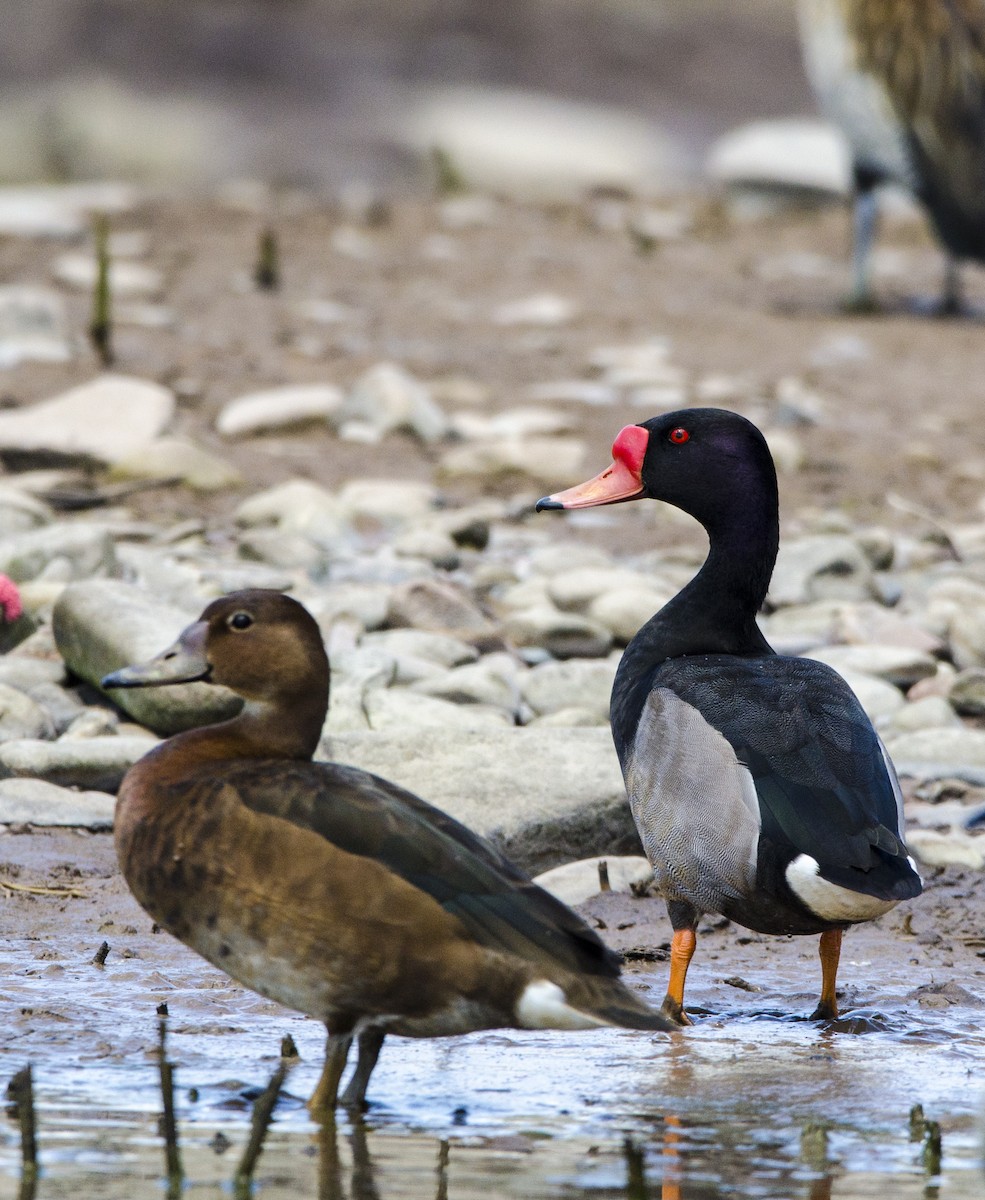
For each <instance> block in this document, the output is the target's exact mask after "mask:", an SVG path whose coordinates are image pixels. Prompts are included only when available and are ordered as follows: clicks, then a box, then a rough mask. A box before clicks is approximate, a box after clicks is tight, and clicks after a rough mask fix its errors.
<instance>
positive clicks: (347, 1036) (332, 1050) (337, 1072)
mask: <svg viewBox="0 0 985 1200" xmlns="http://www.w3.org/2000/svg"><path fill="white" fill-rule="evenodd" d="M351 1045H352V1034H351V1033H335V1034H333V1033H332V1032H331V1031H329V1034H328V1041H327V1042H326V1043H325V1065H324V1067H322V1073H321V1078H320V1079H319V1080H318V1086H317V1087H316V1088H315V1090H314V1092H313V1093H312V1095H311V1099H310V1100H309V1101H308V1111H309V1112H311V1113H313V1114H320V1113H322V1114H327V1113H334V1112H335V1105H336V1103H337V1102H338V1096H339V1082H340V1081H341V1079H342V1072H343V1071H344V1070H345V1061H346V1059H347V1058H348V1057H349V1047H350V1046H351Z"/></svg>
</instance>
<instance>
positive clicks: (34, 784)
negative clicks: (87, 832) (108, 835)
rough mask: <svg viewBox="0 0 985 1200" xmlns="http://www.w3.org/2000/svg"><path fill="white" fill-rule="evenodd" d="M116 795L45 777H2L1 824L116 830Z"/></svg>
mask: <svg viewBox="0 0 985 1200" xmlns="http://www.w3.org/2000/svg"><path fill="white" fill-rule="evenodd" d="M115 808H116V798H115V797H114V796H110V795H107V794H106V792H80V791H76V790H75V789H73V788H67V787H58V786H57V785H56V784H53V783H45V781H44V780H43V779H26V778H25V779H3V780H0V825H36V826H38V827H39V828H44V827H46V826H70V827H74V828H82V829H112V827H113V812H114V809H115Z"/></svg>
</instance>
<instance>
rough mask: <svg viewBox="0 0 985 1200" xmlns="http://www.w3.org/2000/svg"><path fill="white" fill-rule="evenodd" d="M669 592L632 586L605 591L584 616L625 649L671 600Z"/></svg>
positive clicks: (592, 603)
mask: <svg viewBox="0 0 985 1200" xmlns="http://www.w3.org/2000/svg"><path fill="white" fill-rule="evenodd" d="M672 594H673V593H671V592H670V591H669V590H668V591H659V590H657V589H656V588H654V587H649V588H645V587H633V588H627V589H626V590H625V591H612V592H606V593H605V594H604V595H601V596H597V597H596V598H595V599H594V600H593V601H592V602H591V604H590V605H589V606H588V616H589V617H591V619H592V620H593V621H598V623H599V624H600V625H604V626H605V627H606V629H608V630H609V632H610V633H611V634H612V636H613V637H614V638H615V639H616V641H617V642H618V643H619V644H620V645H623V646H625V645H626V644H627V643H628V642H630V641H632V639H633V638H634V637H635V636H636V634H637V633H638V632H639V630H640V629H641V628H642V627H643V626H644V625H645V624H646V622H647V621H649V619H650V618H651V617H652V616H653V615H654V613H656V612H658V611H659V610H660V609H661V608H663V606H664V605H665V604H666V603H667V601H668V600H670V599H671V596H672Z"/></svg>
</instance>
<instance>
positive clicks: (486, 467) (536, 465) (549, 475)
mask: <svg viewBox="0 0 985 1200" xmlns="http://www.w3.org/2000/svg"><path fill="white" fill-rule="evenodd" d="M585 458H586V447H585V443H584V442H583V441H582V440H581V439H580V438H570V437H552V438H545V437H529V438H489V439H488V440H485V441H480V442H474V443H471V444H469V445H465V446H455V447H454V448H453V449H451V450H447V451H446V452H445V453H444V454H443V455H442V456H441V460H440V463H439V472H440V474H441V475H442V476H443V477H444V478H446V479H449V480H457V479H480V480H481V479H497V478H501V477H503V476H508V475H513V474H516V475H526V476H528V477H529V478H531V479H535V480H537V481H538V482H540V483H542V484H543V485H544V486H548V485H554V487H555V488H556V489H557V488H561V487H566V486H568V485H569V484H574V483H578V482H580V480H581V479H582V477H583V475H584V470H585Z"/></svg>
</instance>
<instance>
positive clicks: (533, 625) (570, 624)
mask: <svg viewBox="0 0 985 1200" xmlns="http://www.w3.org/2000/svg"><path fill="white" fill-rule="evenodd" d="M503 633H504V635H505V636H506V637H507V638H508V639H509V640H510V641H511V642H512V643H513V644H514V645H515V646H542V647H543V648H544V649H545V650H547V651H548V652H549V653H550V654H552V655H553V656H554V657H555V658H562V659H564V658H601V657H603V656H604V655H606V654H608V652H609V650H610V648H611V646H612V634H611V633H610V632H609V631H608V629H606V628H605V627H604V626H602V625H600V624H599V623H598V622H597V621H590V620H589V619H588V618H587V617H582V616H579V615H578V614H577V613H563V612H561V611H560V610H559V609H556V608H554V607H553V606H551V605H544V606H540V607H535V608H526V609H521V610H519V611H518V612H513V613H510V614H509V615H508V616H507V617H506V618H505V619H504V621H503Z"/></svg>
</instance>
